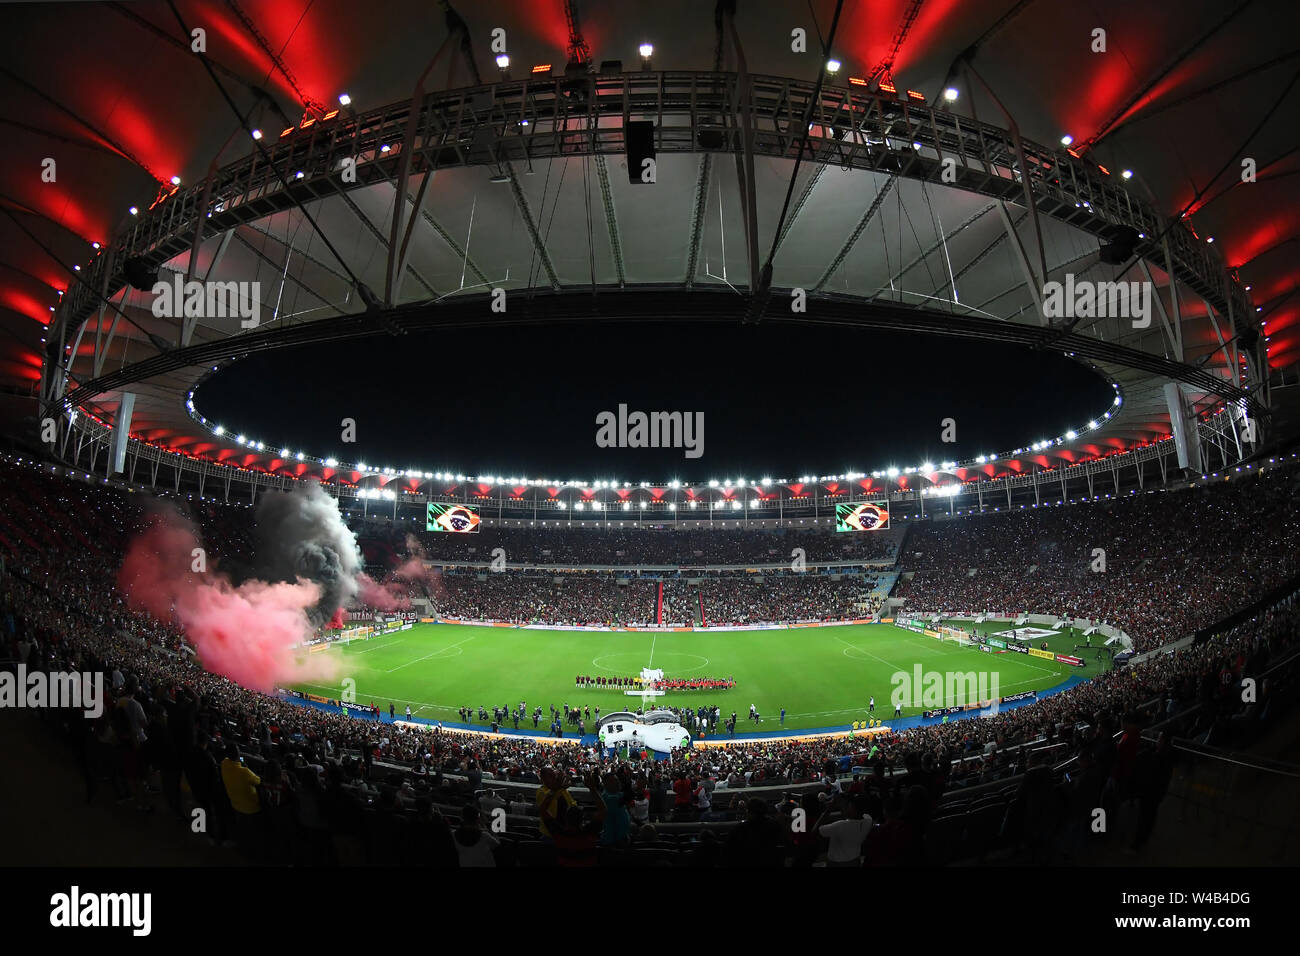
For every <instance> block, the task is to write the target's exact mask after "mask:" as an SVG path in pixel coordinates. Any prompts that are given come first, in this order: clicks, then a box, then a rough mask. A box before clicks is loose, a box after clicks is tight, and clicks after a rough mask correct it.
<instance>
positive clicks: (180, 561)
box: [118, 512, 333, 692]
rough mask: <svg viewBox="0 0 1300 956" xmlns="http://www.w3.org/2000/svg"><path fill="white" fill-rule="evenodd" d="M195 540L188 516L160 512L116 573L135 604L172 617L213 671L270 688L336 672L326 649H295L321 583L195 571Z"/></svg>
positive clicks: (307, 632) (304, 636)
mask: <svg viewBox="0 0 1300 956" xmlns="http://www.w3.org/2000/svg"><path fill="white" fill-rule="evenodd" d="M197 547H199V541H198V536H197V535H196V533H195V529H194V527H193V526H192V525H191V524H190V523H189V522H188V521H186V520H185V519H184V518H182V517H180V516H179V515H177V514H175V513H174V512H168V513H160V514H158V515H156V516H155V518H154V519H153V522H152V523H151V525H150V527H149V528H148V529H147V530H146V531H145V533H144V534H142V535H141V536H140V537H138V538H137V539H136V540H135V541H134V542H132V544H131V547H130V549H129V550H128V552H127V555H126V560H125V561H124V562H123V563H122V570H121V571H120V572H119V574H118V587H119V588H120V589H121V590H122V591H123V593H124V594H125V595H126V597H127V603H128V604H129V605H130V607H131V608H133V609H135V610H144V611H147V612H149V613H150V614H152V615H153V616H154V617H156V618H159V619H160V620H174V621H175V622H176V623H177V624H179V625H180V627H181V628H182V629H183V630H184V631H185V634H186V636H187V637H188V638H189V639H190V640H191V641H192V642H193V643H194V646H195V649H196V650H197V651H198V655H199V659H200V660H201V661H202V663H203V666H204V667H205V668H206V669H207V670H209V671H212V672H213V673H216V674H221V675H222V676H224V677H228V678H230V679H231V680H233V681H235V682H236V683H238V684H240V685H242V686H244V687H248V688H251V689H253V690H259V691H263V692H271V691H274V690H275V689H276V687H278V686H283V685H285V684H290V683H296V682H300V681H304V680H312V679H328V678H330V677H332V676H333V675H332V664H331V662H330V661H329V660H328V655H324V654H321V655H304V659H299V657H298V654H297V653H296V651H295V649H296V648H297V647H298V646H299V645H301V644H302V642H303V641H305V640H308V639H310V638H311V637H312V635H313V631H312V626H311V623H310V621H309V620H308V617H307V611H308V609H309V608H311V607H313V606H314V605H315V604H316V602H317V601H319V600H320V588H318V587H317V586H316V585H315V584H313V583H311V582H308V581H305V580H301V579H300V580H299V581H298V582H297V583H293V584H287V583H279V584H268V583H267V582H265V581H257V580H250V581H245V582H244V583H242V584H240V585H235V584H233V583H231V581H230V579H229V578H227V577H226V576H225V575H223V574H220V573H218V572H214V571H205V572H196V571H194V570H193V568H194V566H195V562H196V557H195V554H194V549H195V548H197Z"/></svg>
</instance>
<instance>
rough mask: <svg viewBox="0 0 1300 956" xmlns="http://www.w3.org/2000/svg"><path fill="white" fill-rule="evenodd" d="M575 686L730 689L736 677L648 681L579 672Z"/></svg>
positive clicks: (575, 679) (635, 688) (733, 685)
mask: <svg viewBox="0 0 1300 956" xmlns="http://www.w3.org/2000/svg"><path fill="white" fill-rule="evenodd" d="M573 682H574V686H575V687H620V688H631V689H633V690H638V689H645V690H730V689H731V688H732V687H735V686H736V679H735V678H734V677H692V678H680V677H679V678H671V679H664V680H654V681H648V680H646V679H645V678H644V677H588V676H587V675H585V674H579V675H578V676H577V677H575V678H574V681H573Z"/></svg>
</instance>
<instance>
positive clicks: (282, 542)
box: [256, 482, 362, 625]
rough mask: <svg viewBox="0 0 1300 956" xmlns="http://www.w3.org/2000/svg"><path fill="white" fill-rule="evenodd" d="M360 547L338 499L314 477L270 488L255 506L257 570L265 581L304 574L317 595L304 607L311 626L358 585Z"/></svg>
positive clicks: (325, 618)
mask: <svg viewBox="0 0 1300 956" xmlns="http://www.w3.org/2000/svg"><path fill="white" fill-rule="evenodd" d="M361 569H362V557H361V550H360V548H358V547H357V539H356V535H354V534H353V533H352V532H351V531H350V530H349V529H348V526H347V524H346V523H345V522H344V520H343V515H342V514H340V513H339V507H338V502H336V501H335V500H334V499H333V498H331V497H330V496H329V495H328V494H326V493H325V492H324V491H323V490H321V487H320V485H318V484H317V483H315V482H303V483H301V484H299V485H297V486H296V487H295V488H294V489H293V490H292V491H287V492H285V491H269V492H267V493H266V494H264V495H263V496H262V498H261V500H260V501H259V503H258V505H257V566H256V574H257V576H258V577H259V578H261V579H263V580H266V581H296V580H298V579H299V578H305V579H306V580H308V581H311V582H313V583H315V584H316V585H317V586H319V587H320V591H321V598H320V601H318V602H317V603H316V605H315V606H314V607H312V608H311V609H310V610H309V611H308V616H309V617H310V618H311V621H312V624H313V625H319V624H322V623H324V622H325V621H328V620H329V619H330V617H331V616H332V615H333V613H334V611H335V609H337V608H339V607H342V606H344V605H346V604H348V603H349V602H350V601H351V600H352V599H353V598H354V597H355V596H356V594H357V591H358V589H359V588H360V582H359V581H358V576H359V575H360V574H361Z"/></svg>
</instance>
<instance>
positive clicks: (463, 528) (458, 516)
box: [425, 501, 479, 534]
mask: <svg viewBox="0 0 1300 956" xmlns="http://www.w3.org/2000/svg"><path fill="white" fill-rule="evenodd" d="M478 524H479V516H478V508H476V507H475V506H474V505H444V504H438V503H436V502H433V501H431V502H429V510H428V514H427V515H426V520H425V527H426V528H427V529H428V530H429V531H450V532H451V533H452V534H475V533H477V532H478Z"/></svg>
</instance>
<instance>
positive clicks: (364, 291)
mask: <svg viewBox="0 0 1300 956" xmlns="http://www.w3.org/2000/svg"><path fill="white" fill-rule="evenodd" d="M167 6H168V7H170V8H171V11H172V14H173V15H174V16H175V17H176V22H177V23H178V24H179V25H180V28H181V32H182V33H184V34H185V35H186V36H189V34H190V31H189V27H187V26H186V24H185V21H184V19H182V17H181V14H180V11H179V10H177V9H176V4H175V2H174V0H167ZM199 62H200V63H202V64H203V69H204V70H205V71H206V72H207V74H208V76H209V77H210V78H211V79H212V82H213V83H214V84H215V85H216V87H217V89H218V91H220V93H221V97H222V99H224V100H225V101H226V105H227V106H229V107H230V110H231V112H232V113H234V114H235V116H236V117H238V118H239V121H240V122H241V123H243V122H244V118H243V116H242V114H240V112H239V107H238V106H236V105H235V101H234V100H233V99H231V98H230V94H229V93H228V92H227V91H226V87H225V85H224V84H222V82H221V80H219V79H218V78H217V74H216V72H215V71H214V70H213V69H212V64H210V63H209V62H208V58H207V56H206V55H205V54H202V53H200V54H199ZM253 145H254V146H255V147H256V148H257V150H258V152H259V153H261V155H262V160H263V161H264V162H265V163H266V165H267V166H268V167H269V168H270V169H271V171H272V172H274V173H275V177H276V179H278V180H279V181H280V185H281V187H282V188H283V189H284V190H285V195H287V196H289V198H290V199H292V200H293V204H294V205H295V206H297V207H298V209H299V210H300V211H301V212H302V214H303V216H304V217H305V218H306V220H307V221H308V222H309V223H311V227H312V229H313V230H315V232H316V234H317V235H318V236H320V238H321V242H323V243H325V247H326V248H327V249H329V251H330V254H331V255H333V256H334V258H335V259H336V260H337V261H338V264H339V265H340V266H342V267H343V271H344V272H346V273H347V274H348V278H349V279H351V280H352V284H353V285H354V286H356V288H357V290H358V292H360V293H361V297H362V299H364V300H365V301H366V303H367V305H369V304H370V303H371V302H372V301H374V294H373V293H372V292H371V291H370V289H369V288H367V287H366V285H365V283H363V282H362V281H361V280H360V279H358V278H357V276H356V273H354V272H353V271H352V269H351V268H350V267H349V266H348V264H347V263H346V262H345V261H344V260H343V256H342V255H340V254H339V251H338V250H337V249H335V248H334V243H332V242H330V239H329V236H327V235H325V231H324V230H323V229H321V227H320V225H319V224H318V223H317V222H316V219H315V218H314V217H313V216H312V214H311V213H309V212H308V211H307V207H306V206H304V205H303V204H302V200H300V199H299V198H298V197H297V196H295V195H294V194H293V190H292V189H291V187H290V185H289V180H288V179H286V178H285V175H284V173H283V172H281V171H280V167H278V166H276V165H275V163H273V162H272V161H271V154H270V152H268V151H267V148H266V147H265V146H263V145H262V142H261V140H258V139H254V140H253Z"/></svg>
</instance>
